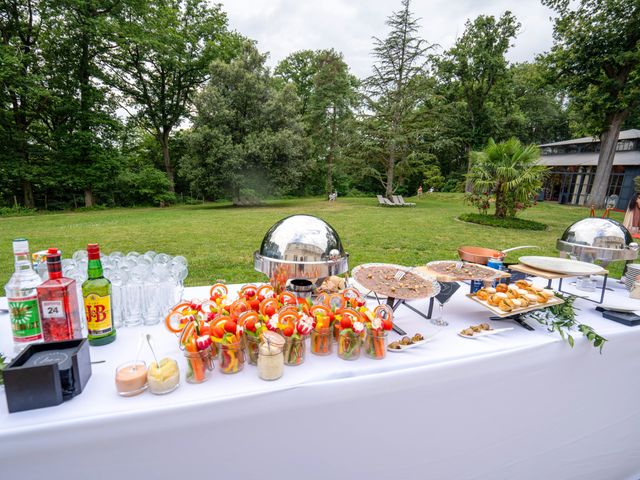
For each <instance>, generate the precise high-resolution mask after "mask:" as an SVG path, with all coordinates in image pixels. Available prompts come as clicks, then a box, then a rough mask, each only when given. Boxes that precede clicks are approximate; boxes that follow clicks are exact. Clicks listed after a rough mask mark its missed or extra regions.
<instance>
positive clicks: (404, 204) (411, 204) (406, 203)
mask: <svg viewBox="0 0 640 480" xmlns="http://www.w3.org/2000/svg"><path fill="white" fill-rule="evenodd" d="M398 198H399V199H400V203H401V204H402V205H403V206H405V207H415V206H416V204H415V203H413V202H405V201H404V197H403V196H402V195H398Z"/></svg>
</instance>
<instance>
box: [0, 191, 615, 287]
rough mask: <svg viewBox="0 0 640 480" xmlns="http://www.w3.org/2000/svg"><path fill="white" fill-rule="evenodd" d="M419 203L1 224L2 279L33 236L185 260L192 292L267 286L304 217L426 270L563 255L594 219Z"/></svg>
mask: <svg viewBox="0 0 640 480" xmlns="http://www.w3.org/2000/svg"><path fill="white" fill-rule="evenodd" d="M411 201H415V202H417V204H418V205H417V207H416V208H402V209H400V208H397V209H396V208H382V207H378V206H377V204H376V203H377V202H376V200H375V199H372V198H366V199H365V198H340V199H338V201H337V202H335V203H330V202H327V201H324V200H320V199H296V200H283V201H274V202H268V203H267V204H266V205H265V206H262V207H254V208H236V207H232V206H231V205H229V204H222V203H210V204H203V205H189V206H175V207H170V208H162V209H160V208H136V209H113V210H104V211H92V212H78V213H59V214H42V215H35V216H29V217H13V218H0V280H1V281H2V282H3V283H4V282H6V280H7V279H8V278H9V276H10V275H11V272H12V271H13V260H12V254H11V240H12V239H13V238H15V237H19V236H24V237H26V238H28V239H29V241H30V245H31V250H32V252H33V251H37V250H44V249H46V248H48V247H50V246H56V247H58V248H60V249H61V250H62V252H63V258H64V256H69V255H71V254H72V253H73V252H74V251H75V250H77V249H81V248H85V247H86V244H87V243H88V242H98V243H100V246H101V247H102V250H103V251H104V252H107V253H108V252H111V251H115V250H119V251H121V252H125V253H126V252H128V251H132V250H135V251H137V252H141V253H143V252H145V251H147V250H155V251H157V252H166V253H168V254H171V255H179V254H181V255H184V256H185V257H187V259H188V261H189V277H188V278H187V281H186V283H187V285H204V284H211V283H212V282H214V281H216V280H218V279H224V280H226V281H227V282H246V281H258V280H263V279H264V278H265V277H264V276H263V275H262V274H260V273H257V272H255V271H254V270H253V260H252V255H253V252H254V251H255V250H257V249H258V248H259V246H260V243H261V241H262V237H263V235H264V234H265V232H266V231H267V229H268V228H269V227H270V226H271V225H272V224H273V223H275V222H276V221H277V220H279V219H281V218H283V217H285V216H288V215H293V214H296V213H307V214H312V215H317V216H319V217H321V218H323V219H324V220H326V221H328V222H329V223H330V224H331V225H333V227H334V228H335V229H336V230H337V231H338V233H339V234H340V236H341V239H342V242H343V244H344V246H345V249H346V250H347V251H348V252H349V254H350V265H351V266H352V267H353V266H355V265H358V264H360V263H365V262H393V263H400V264H404V265H417V264H422V263H425V262H427V261H430V260H445V259H456V258H457V253H456V248H457V247H458V246H460V245H463V244H468V245H479V246H486V247H490V248H497V249H502V248H508V247H514V246H517V245H538V246H540V247H541V248H540V249H538V250H523V251H517V252H514V253H513V254H511V255H510V257H507V260H512V261H514V260H517V257H518V256H519V255H523V254H525V252H526V254H530V255H553V256H556V255H557V252H556V250H555V241H556V239H557V238H558V237H559V236H560V235H561V234H562V232H563V231H564V229H565V228H566V227H567V226H569V225H570V224H571V223H572V222H574V221H576V220H578V219H580V218H584V217H585V216H588V214H589V211H588V210H587V209H585V208H580V207H568V206H560V205H558V204H556V203H541V204H539V205H538V206H536V207H534V208H531V209H530V210H527V211H525V212H524V213H523V214H522V215H521V216H522V218H526V219H530V220H537V221H540V222H543V223H546V224H547V225H549V229H548V230H547V231H540V232H536V231H524V230H507V229H502V228H495V227H487V226H482V225H472V224H466V223H462V222H459V221H457V220H456V217H457V216H458V215H459V214H460V213H462V212H472V211H474V210H473V209H472V208H471V207H470V206H465V205H463V203H462V195H461V194H446V193H442V194H429V195H424V196H423V197H422V198H420V199H412V200H411ZM613 218H615V219H618V220H622V215H621V214H618V213H614V215H613ZM618 263H619V262H618ZM620 270H621V267H620V266H617V267H616V268H615V269H614V270H613V272H612V273H613V274H614V276H619V275H620Z"/></svg>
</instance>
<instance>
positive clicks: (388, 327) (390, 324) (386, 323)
mask: <svg viewBox="0 0 640 480" xmlns="http://www.w3.org/2000/svg"><path fill="white" fill-rule="evenodd" d="M382 328H384V329H385V330H391V329H392V328H393V322H392V321H391V320H389V319H388V318H385V319H384V320H382Z"/></svg>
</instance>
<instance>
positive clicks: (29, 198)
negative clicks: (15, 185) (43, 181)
mask: <svg viewBox="0 0 640 480" xmlns="http://www.w3.org/2000/svg"><path fill="white" fill-rule="evenodd" d="M22 193H23V195H24V206H25V207H27V208H36V202H35V200H34V198H33V185H32V184H31V181H30V180H23V181H22Z"/></svg>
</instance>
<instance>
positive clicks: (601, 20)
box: [542, 0, 640, 208]
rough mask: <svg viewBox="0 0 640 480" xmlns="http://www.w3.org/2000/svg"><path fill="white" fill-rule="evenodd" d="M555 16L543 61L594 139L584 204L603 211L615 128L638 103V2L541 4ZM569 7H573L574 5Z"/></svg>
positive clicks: (549, 0)
mask: <svg viewBox="0 0 640 480" xmlns="http://www.w3.org/2000/svg"><path fill="white" fill-rule="evenodd" d="M542 3H543V4H544V5H547V6H549V7H551V8H553V9H554V10H555V11H556V12H557V13H558V17H556V19H555V24H554V46H553V48H552V49H551V52H550V54H549V55H548V57H547V61H548V63H549V66H550V68H551V69H552V70H554V72H555V75H554V79H553V80H554V81H558V82H560V83H561V84H562V85H563V86H565V87H566V88H567V90H568V92H569V94H570V95H571V99H572V102H574V103H575V106H576V108H577V109H578V110H579V111H580V112H581V113H582V117H583V123H585V124H587V125H588V126H589V127H590V130H591V132H592V133H593V134H595V135H599V136H600V153H599V156H598V166H597V168H596V175H595V178H594V181H593V187H592V188H591V193H590V195H589V198H588V199H587V201H588V202H589V203H591V204H593V205H595V206H596V207H598V208H601V207H604V201H605V197H606V195H607V190H608V186H609V175H610V173H611V167H612V165H613V158H614V155H615V151H616V145H617V142H618V136H619V134H620V129H621V127H622V125H623V124H624V122H625V120H626V119H627V117H628V116H629V115H630V114H631V113H632V112H633V111H634V110H635V109H637V108H638V106H639V105H640V81H639V79H640V3H639V2H637V1H636V0H580V1H579V2H578V3H577V5H575V3H574V2H569V1H568V0H542ZM574 5H575V6H574Z"/></svg>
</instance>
